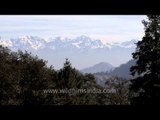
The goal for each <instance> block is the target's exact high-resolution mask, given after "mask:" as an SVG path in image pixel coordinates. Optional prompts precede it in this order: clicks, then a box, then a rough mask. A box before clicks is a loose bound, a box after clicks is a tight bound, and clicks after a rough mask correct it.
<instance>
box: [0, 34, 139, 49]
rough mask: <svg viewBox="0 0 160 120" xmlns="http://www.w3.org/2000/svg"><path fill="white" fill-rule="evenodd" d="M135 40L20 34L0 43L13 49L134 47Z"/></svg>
mask: <svg viewBox="0 0 160 120" xmlns="http://www.w3.org/2000/svg"><path fill="white" fill-rule="evenodd" d="M136 42H137V41H136V40H131V41H126V42H122V43H112V44H110V43H103V42H102V41H101V40H97V39H91V38H90V37H87V36H84V35H82V36H78V37H76V38H73V39H70V38H66V37H56V38H49V39H48V40H47V39H43V38H40V37H37V36H20V37H18V38H14V39H13V38H12V39H10V40H0V45H3V46H8V47H13V48H14V49H27V50H28V49H34V50H39V49H43V48H47V49H51V50H56V49H84V50H86V49H103V48H108V49H112V48H114V47H121V48H135V44H134V43H136Z"/></svg>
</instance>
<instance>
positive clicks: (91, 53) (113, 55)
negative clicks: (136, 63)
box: [0, 35, 136, 69]
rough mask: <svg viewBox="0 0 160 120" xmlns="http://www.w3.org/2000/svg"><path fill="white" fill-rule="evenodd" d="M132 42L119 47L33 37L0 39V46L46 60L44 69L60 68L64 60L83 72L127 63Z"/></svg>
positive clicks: (85, 39)
mask: <svg viewBox="0 0 160 120" xmlns="http://www.w3.org/2000/svg"><path fill="white" fill-rule="evenodd" d="M135 42H136V40H131V41H126V42H122V43H107V42H106V43H103V42H102V41H101V40H99V39H92V38H90V37H87V36H84V35H82V36H78V37H75V38H67V37H66V38H63V37H55V38H49V39H43V38H41V37H37V36H21V37H18V38H11V39H8V40H4V39H0V45H3V46H6V47H9V48H10V49H11V50H14V51H17V50H22V51H24V50H27V51H28V52H32V53H33V54H35V55H38V56H39V57H41V58H43V59H46V60H48V65H53V66H54V67H55V68H56V69H59V68H61V67H62V64H63V62H64V60H65V58H66V57H67V58H69V59H70V61H71V62H72V65H73V66H74V67H76V68H77V69H83V68H86V66H92V65H94V64H97V63H100V62H102V61H107V62H109V63H110V64H113V65H114V66H118V65H120V64H121V63H124V62H126V61H128V60H130V59H131V57H132V55H131V53H133V52H134V51H135V46H136V45H134V43H135ZM82 60H83V61H82Z"/></svg>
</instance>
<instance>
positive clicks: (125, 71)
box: [110, 60, 135, 78]
mask: <svg viewBox="0 0 160 120" xmlns="http://www.w3.org/2000/svg"><path fill="white" fill-rule="evenodd" d="M133 65H135V60H130V61H128V62H127V63H125V64H122V65H120V66H119V67H117V68H115V69H114V70H113V71H111V72H110V75H112V76H118V77H123V78H131V77H132V76H131V75H130V67H131V66H133Z"/></svg>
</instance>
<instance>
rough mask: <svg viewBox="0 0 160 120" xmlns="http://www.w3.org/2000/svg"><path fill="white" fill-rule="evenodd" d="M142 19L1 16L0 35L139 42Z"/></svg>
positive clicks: (87, 16)
mask: <svg viewBox="0 0 160 120" xmlns="http://www.w3.org/2000/svg"><path fill="white" fill-rule="evenodd" d="M144 18H145V16H143V15H142V16H134V15H131V16H128V15H126V16H125V15H123V16H119V15H117V16H114V15H112V16H111V15H28V16H27V15H5V16H3V15H1V16H0V26H1V27H0V35H2V36H3V35H5V36H7V34H8V36H10V37H12V35H13V34H14V36H16V35H17V36H19V35H21V34H23V35H25V34H30V35H32V34H33V35H35V34H36V35H39V36H41V37H43V36H45V37H46V36H53V35H57V36H67V37H73V36H79V35H88V36H92V37H95V38H97V39H103V41H117V40H121V41H122V40H127V39H134V38H139V37H141V36H142V34H143V25H142V24H141V20H142V19H144Z"/></svg>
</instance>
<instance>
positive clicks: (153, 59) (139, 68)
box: [130, 15, 160, 105]
mask: <svg viewBox="0 0 160 120" xmlns="http://www.w3.org/2000/svg"><path fill="white" fill-rule="evenodd" d="M147 17H148V20H147V21H146V20H144V21H143V25H144V27H145V35H144V37H143V38H142V41H138V43H137V48H136V51H135V52H134V53H133V58H134V59H135V60H136V65H135V66H132V67H131V73H132V75H133V76H134V75H138V77H136V78H135V79H133V80H132V85H131V88H130V89H131V91H133V92H135V95H134V96H133V97H132V98H131V103H132V104H135V105H137V104H140V105H146V104H147V105H153V104H156V105H157V104H160V15H148V16H147Z"/></svg>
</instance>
